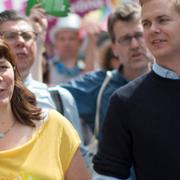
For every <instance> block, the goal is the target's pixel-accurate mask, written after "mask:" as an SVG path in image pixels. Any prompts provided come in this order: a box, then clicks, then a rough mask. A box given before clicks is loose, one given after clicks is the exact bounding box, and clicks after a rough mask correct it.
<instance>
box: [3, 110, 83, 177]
mask: <svg viewBox="0 0 180 180" xmlns="http://www.w3.org/2000/svg"><path fill="white" fill-rule="evenodd" d="M79 145H80V139H79V136H78V134H77V133H76V131H75V130H74V128H73V127H72V125H71V124H70V123H69V121H68V120H66V119H65V118H64V117H63V116H62V115H61V114H59V113H57V112H56V111H54V110H50V111H49V113H48V119H47V120H46V121H45V122H44V124H43V125H42V127H41V128H40V129H39V130H38V131H37V132H36V133H35V134H34V135H33V137H32V138H31V139H30V140H29V141H28V142H27V143H25V144H23V145H22V146H19V147H17V148H13V149H10V150H5V151H0V179H5V180H6V179H11V180H14V179H17V180H20V179H21V180H27V179H31V180H63V179H64V174H65V173H66V171H67V169H68V167H69V165H70V163H71V160H72V158H73V156H74V154H75V152H76V151H77V148H78V147H79Z"/></svg>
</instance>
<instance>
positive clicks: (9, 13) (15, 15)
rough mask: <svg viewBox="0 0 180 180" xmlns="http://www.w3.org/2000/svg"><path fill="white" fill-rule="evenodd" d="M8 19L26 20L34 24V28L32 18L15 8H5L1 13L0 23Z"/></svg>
mask: <svg viewBox="0 0 180 180" xmlns="http://www.w3.org/2000/svg"><path fill="white" fill-rule="evenodd" d="M8 21H25V22H27V23H28V24H30V25H32V27H33V28H34V24H33V22H32V21H30V19H29V18H28V17H27V16H25V15H23V14H21V13H19V12H18V11H15V10H5V11H3V12H1V13H0V25H2V24H3V23H6V22H8Z"/></svg>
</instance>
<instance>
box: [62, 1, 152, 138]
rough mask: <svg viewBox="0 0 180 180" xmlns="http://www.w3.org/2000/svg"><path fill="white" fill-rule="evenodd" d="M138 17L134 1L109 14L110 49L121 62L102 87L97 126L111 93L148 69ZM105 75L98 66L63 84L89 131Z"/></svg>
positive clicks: (149, 61) (148, 63) (146, 52)
mask: <svg viewBox="0 0 180 180" xmlns="http://www.w3.org/2000/svg"><path fill="white" fill-rule="evenodd" d="M136 16H137V17H136ZM139 17H140V7H139V6H138V5H137V4H134V3H132V4H127V5H126V6H125V8H120V9H117V10H116V11H115V12H114V13H112V14H111V15H110V16H109V19H108V31H109V34H110V38H111V41H112V48H113V52H114V54H115V56H116V57H118V59H119V60H120V61H121V63H122V64H123V65H122V66H120V67H119V69H116V70H115V71H112V77H111V79H110V81H109V83H108V84H107V86H106V87H105V89H104V91H103V94H102V98H101V102H100V110H99V115H100V118H99V121H100V122H99V123H100V127H101V126H102V124H103V121H104V117H105V114H106V111H107V107H108V104H109V99H110V96H111V95H112V93H113V92H114V91H115V90H116V89H118V88H119V87H121V86H123V85H125V84H126V83H127V82H128V81H130V80H133V79H135V78H136V77H138V76H140V75H142V74H144V73H146V72H148V71H149V70H150V64H151V61H152V56H151V54H150V53H149V51H148V50H147V48H146V46H145V43H144V40H143V29H142V26H141V24H140V18H139ZM134 19H135V20H134ZM105 77H106V71H103V70H99V71H95V72H92V73H87V74H86V75H85V76H82V77H81V78H79V79H76V80H73V81H71V82H69V83H68V84H65V85H63V87H65V88H67V89H68V90H69V91H70V92H71V93H72V95H73V97H74V98H75V101H76V104H77V107H78V111H79V114H80V117H81V118H82V119H83V120H85V121H86V122H87V123H88V124H89V126H90V127H91V129H92V131H93V129H94V126H95V114H96V103H97V97H98V94H99V90H100V88H101V86H102V83H103V81H104V79H105ZM100 137H101V131H100Z"/></svg>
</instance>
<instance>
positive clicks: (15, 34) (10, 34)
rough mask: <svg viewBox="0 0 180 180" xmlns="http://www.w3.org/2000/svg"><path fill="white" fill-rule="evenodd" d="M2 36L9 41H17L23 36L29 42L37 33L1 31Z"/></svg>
mask: <svg viewBox="0 0 180 180" xmlns="http://www.w3.org/2000/svg"><path fill="white" fill-rule="evenodd" d="M0 36H1V37H2V38H3V39H4V40H5V41H7V42H15V41H16V40H17V38H18V37H19V36H21V37H22V38H23V39H24V41H26V42H27V41H30V40H33V39H35V38H36V36H37V34H36V33H35V32H33V31H6V32H2V33H0Z"/></svg>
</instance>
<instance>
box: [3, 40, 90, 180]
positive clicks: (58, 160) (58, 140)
mask: <svg viewBox="0 0 180 180" xmlns="http://www.w3.org/2000/svg"><path fill="white" fill-rule="evenodd" d="M14 59H15V58H14V57H13V55H12V53H11V50H10V47H8V45H7V44H6V43H5V42H4V41H2V40H0V97H1V98H0V115H1V120H0V124H1V125H0V164H1V166H0V179H9V178H14V179H17V178H20V179H22V178H24V177H26V178H28V179H29V178H30V179H65V180H84V179H86V180H90V176H89V174H88V172H87V170H86V168H85V164H84V162H83V159H82V157H81V154H80V151H79V145H80V139H79V136H78V134H77V133H76V131H75V130H74V128H73V127H72V125H71V124H70V123H69V122H68V121H67V120H66V119H65V118H64V117H63V116H62V115H61V114H59V113H57V112H56V111H54V110H49V111H48V112H44V111H43V110H42V109H40V108H38V107H37V106H36V105H37V103H36V99H35V96H34V95H33V94H32V93H31V92H30V91H29V90H28V89H27V88H26V87H25V86H24V85H23V83H22V81H21V80H20V76H19V73H18V68H17V67H16V64H15V61H14ZM37 159H38V161H37ZM74 174H75V176H74Z"/></svg>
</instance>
